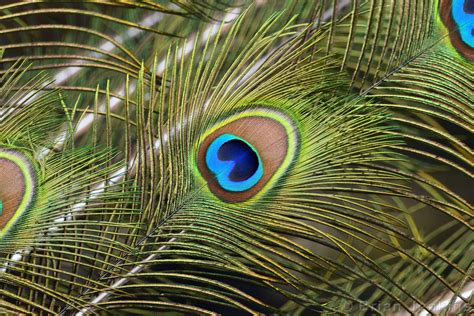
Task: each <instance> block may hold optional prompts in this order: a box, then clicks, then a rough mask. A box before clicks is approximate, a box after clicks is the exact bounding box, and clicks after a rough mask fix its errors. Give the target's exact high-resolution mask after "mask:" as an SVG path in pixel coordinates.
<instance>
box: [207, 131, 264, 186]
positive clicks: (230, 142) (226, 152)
mask: <svg viewBox="0 0 474 316" xmlns="http://www.w3.org/2000/svg"><path fill="white" fill-rule="evenodd" d="M206 165H207V167H208V168H209V170H210V171H211V172H212V173H213V174H214V175H215V177H216V180H217V182H218V183H219V185H220V186H221V187H222V188H223V189H224V190H227V191H232V192H242V191H245V190H248V189H250V188H252V187H253V186H254V185H256V184H257V183H258V181H259V180H260V179H261V178H262V176H263V164H262V161H261V159H260V156H259V154H258V152H257V150H256V149H255V148H254V147H253V146H252V145H250V144H249V143H248V142H246V141H245V140H243V139H242V138H240V137H237V136H235V135H232V134H222V135H220V136H219V137H217V138H216V139H215V140H214V141H213V142H212V143H211V144H210V145H209V147H208V149H207V152H206Z"/></svg>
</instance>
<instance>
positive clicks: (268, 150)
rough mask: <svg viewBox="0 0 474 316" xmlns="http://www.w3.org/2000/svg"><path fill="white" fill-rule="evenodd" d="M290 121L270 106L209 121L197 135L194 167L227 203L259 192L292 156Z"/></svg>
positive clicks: (294, 134)
mask: <svg viewBox="0 0 474 316" xmlns="http://www.w3.org/2000/svg"><path fill="white" fill-rule="evenodd" d="M297 146H298V133H297V129H296V127H295V125H294V123H293V122H292V120H291V119H290V118H289V117H288V116H286V115H284V114H283V113H280V112H276V111H274V110H269V109H259V110H248V111H244V112H242V113H239V114H236V115H234V116H231V117H230V118H228V119H226V120H224V121H223V122H221V123H219V124H217V125H216V126H214V127H213V128H212V129H211V130H210V131H208V132H207V133H205V135H204V136H203V138H202V139H201V141H200V143H199V146H198V152H197V166H198V169H199V172H200V173H201V175H202V177H203V178H204V179H205V181H206V182H207V184H208V187H209V189H210V190H211V192H212V193H214V194H215V195H216V196H217V197H218V198H219V199H221V200H223V201H226V202H232V203H237V202H243V201H246V200H248V199H250V198H252V197H254V196H256V195H257V194H263V192H264V191H267V190H268V189H269V188H270V187H271V186H272V184H274V183H275V181H276V180H278V179H279V178H280V177H281V176H282V174H283V173H284V172H285V171H286V170H287V169H288V168H289V166H290V165H291V163H292V161H293V160H294V159H295V155H296V151H297Z"/></svg>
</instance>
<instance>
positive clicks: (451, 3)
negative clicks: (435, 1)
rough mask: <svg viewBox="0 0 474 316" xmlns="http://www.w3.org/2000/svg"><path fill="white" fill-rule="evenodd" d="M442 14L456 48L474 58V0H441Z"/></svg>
mask: <svg viewBox="0 0 474 316" xmlns="http://www.w3.org/2000/svg"><path fill="white" fill-rule="evenodd" d="M440 15H441V18H442V20H443V23H444V24H445V26H446V27H447V28H448V30H449V31H450V34H449V37H450V40H451V43H452V44H453V46H454V48H455V49H456V50H457V51H458V52H459V53H460V54H461V55H463V56H464V57H466V58H467V59H470V60H471V61H472V60H474V0H441V5H440Z"/></svg>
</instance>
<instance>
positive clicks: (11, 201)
mask: <svg viewBox="0 0 474 316" xmlns="http://www.w3.org/2000/svg"><path fill="white" fill-rule="evenodd" d="M35 186H36V176H35V172H34V168H33V166H32V164H31V162H30V161H29V160H28V158H26V157H25V156H24V155H22V154H21V153H19V152H17V151H13V150H3V149H1V148H0V201H1V208H0V237H1V236H3V235H4V234H5V233H6V232H7V231H8V230H9V229H10V228H11V227H12V225H13V224H14V223H15V222H16V221H17V220H18V219H19V218H20V217H21V215H22V214H23V213H24V212H25V211H26V210H27V209H28V208H29V207H30V206H31V204H32V202H33V199H34V194H35Z"/></svg>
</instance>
